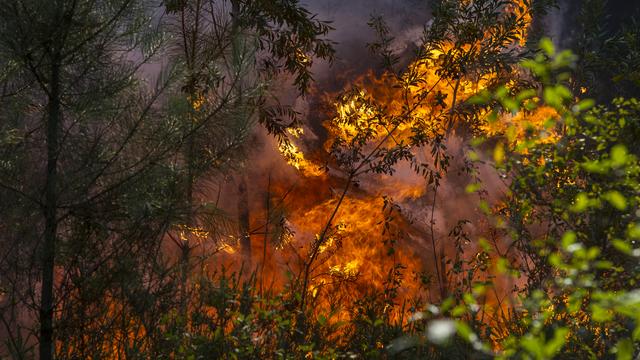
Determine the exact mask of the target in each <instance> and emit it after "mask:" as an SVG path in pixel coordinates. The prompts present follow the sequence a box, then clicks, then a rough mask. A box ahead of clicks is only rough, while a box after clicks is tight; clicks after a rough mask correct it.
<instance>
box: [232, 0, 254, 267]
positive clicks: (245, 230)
mask: <svg viewBox="0 0 640 360" xmlns="http://www.w3.org/2000/svg"><path fill="white" fill-rule="evenodd" d="M231 15H232V17H233V19H232V21H233V23H232V36H233V49H232V51H233V65H234V66H235V67H236V71H237V73H236V74H235V76H242V74H241V73H242V67H243V59H242V52H243V49H242V47H243V46H244V45H243V39H242V33H241V30H242V29H241V28H240V22H239V17H240V2H239V1H237V0H236V1H232V9H231ZM239 80H241V79H239ZM236 86H237V89H236V94H237V100H236V108H237V109H239V110H240V111H242V110H241V109H243V105H244V104H243V98H242V92H243V86H242V81H238V85H236ZM243 115H244V114H243ZM243 170H244V173H243V174H242V175H241V176H240V183H239V184H238V228H239V229H238V230H239V232H240V247H241V249H242V257H243V260H244V263H245V265H247V268H249V269H251V236H250V234H249V231H250V230H249V226H250V219H251V218H250V210H249V191H248V188H247V174H246V169H243Z"/></svg>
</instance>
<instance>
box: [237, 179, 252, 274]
mask: <svg viewBox="0 0 640 360" xmlns="http://www.w3.org/2000/svg"><path fill="white" fill-rule="evenodd" d="M249 220H250V211H249V191H248V189H247V176H246V175H242V176H240V184H239V185H238V225H239V231H240V248H241V249H242V257H243V260H244V262H245V264H246V265H247V266H248V267H249V268H251V236H250V235H249V226H250V225H249V224H250V222H249Z"/></svg>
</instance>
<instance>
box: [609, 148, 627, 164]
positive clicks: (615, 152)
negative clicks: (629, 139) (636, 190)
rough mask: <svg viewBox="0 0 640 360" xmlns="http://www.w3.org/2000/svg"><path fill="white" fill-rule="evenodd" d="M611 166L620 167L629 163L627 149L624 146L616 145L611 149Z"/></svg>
mask: <svg viewBox="0 0 640 360" xmlns="http://www.w3.org/2000/svg"><path fill="white" fill-rule="evenodd" d="M611 161H612V163H611V165H612V166H613V167H620V166H622V165H624V164H625V163H626V162H627V148H626V147H625V146H624V145H616V146H614V147H613V148H612V149H611Z"/></svg>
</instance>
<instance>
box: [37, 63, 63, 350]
mask: <svg viewBox="0 0 640 360" xmlns="http://www.w3.org/2000/svg"><path fill="white" fill-rule="evenodd" d="M48 111H49V114H48V115H49V116H48V121H47V175H46V176H47V178H46V184H45V205H44V218H45V229H44V244H43V251H42V289H41V296H40V300H41V303H40V349H39V350H40V359H41V360H48V359H52V358H53V310H54V309H53V307H54V306H53V282H54V279H53V275H54V274H53V273H54V264H55V248H56V242H57V237H58V234H57V233H58V220H57V203H58V193H57V189H56V185H57V182H58V169H57V165H58V140H59V139H58V136H59V128H60V123H61V118H62V115H61V109H60V63H59V56H57V55H54V61H53V64H52V67H51V82H50V92H49V110H48Z"/></svg>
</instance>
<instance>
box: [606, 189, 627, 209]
mask: <svg viewBox="0 0 640 360" xmlns="http://www.w3.org/2000/svg"><path fill="white" fill-rule="evenodd" d="M604 198H605V199H606V200H607V201H609V203H610V204H611V205H612V206H613V207H615V208H616V209H618V210H620V211H622V210H625V209H626V208H627V199H626V198H625V197H624V196H623V195H622V194H620V193H619V192H618V191H615V190H612V191H609V192H607V193H606V194H604Z"/></svg>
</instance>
